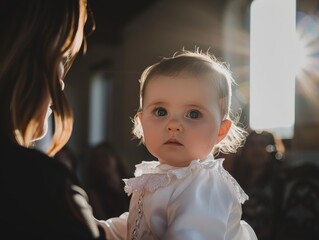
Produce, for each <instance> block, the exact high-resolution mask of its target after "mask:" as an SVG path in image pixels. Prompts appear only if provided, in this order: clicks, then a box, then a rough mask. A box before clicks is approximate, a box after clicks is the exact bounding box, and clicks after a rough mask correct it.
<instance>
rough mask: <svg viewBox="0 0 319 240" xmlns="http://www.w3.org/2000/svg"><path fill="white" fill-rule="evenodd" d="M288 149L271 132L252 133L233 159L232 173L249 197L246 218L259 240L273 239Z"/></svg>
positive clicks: (246, 204) (245, 209)
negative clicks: (278, 188)
mask: <svg viewBox="0 0 319 240" xmlns="http://www.w3.org/2000/svg"><path fill="white" fill-rule="evenodd" d="M284 158H285V146H284V144H283V142H282V140H281V139H279V138H278V137H276V136H275V135H274V134H273V133H272V132H270V131H261V132H257V131H250V133H249V135H248V136H247V138H246V142H245V144H244V146H243V147H242V148H241V149H240V150H239V151H238V153H237V154H236V155H235V157H234V161H233V164H234V165H233V168H232V172H231V174H232V175H233V177H234V178H235V179H236V180H237V181H238V183H239V184H240V185H241V186H242V188H243V189H244V191H245V192H246V193H247V194H248V195H249V200H247V201H246V202H245V203H244V204H243V219H244V220H246V221H247V222H248V223H249V224H250V225H251V226H252V227H253V228H254V230H255V231H256V235H257V237H258V239H259V240H272V239H274V236H273V234H274V229H275V225H276V224H275V223H276V219H277V217H276V214H277V202H278V201H277V196H276V185H277V184H278V183H279V181H280V176H281V173H282V170H283V160H284Z"/></svg>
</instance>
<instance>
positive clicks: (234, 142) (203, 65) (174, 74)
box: [133, 50, 246, 152]
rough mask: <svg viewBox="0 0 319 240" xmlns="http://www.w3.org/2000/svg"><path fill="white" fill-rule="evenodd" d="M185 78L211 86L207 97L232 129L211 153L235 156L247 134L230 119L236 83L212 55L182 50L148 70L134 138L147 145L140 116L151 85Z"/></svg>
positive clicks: (144, 73) (220, 118)
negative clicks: (212, 97)
mask: <svg viewBox="0 0 319 240" xmlns="http://www.w3.org/2000/svg"><path fill="white" fill-rule="evenodd" d="M184 76H191V77H192V78H195V79H205V81H206V82H207V84H208V85H207V86H209V91H208V95H211V96H214V99H216V102H217V105H218V107H217V108H218V113H217V114H218V115H219V116H218V118H217V119H219V120H218V121H219V124H221V123H222V122H229V123H230V129H229V131H228V130H227V132H226V133H227V134H225V136H223V139H220V140H218V141H217V143H218V144H217V145H216V146H214V149H211V150H212V151H215V152H217V151H222V152H234V151H235V150H236V149H237V148H238V147H239V146H240V145H241V144H242V140H243V139H244V137H245V134H246V133H245V131H244V130H242V129H241V128H239V127H238V126H236V125H235V124H233V122H232V120H231V118H230V113H231V112H230V103H231V85H232V83H233V82H234V80H233V78H232V76H231V73H230V72H229V70H228V68H227V67H226V66H225V65H224V64H223V63H221V62H219V61H218V60H217V59H216V58H215V57H213V56H212V55H210V54H208V53H206V54H204V53H202V52H200V51H199V50H196V51H194V52H191V51H186V50H182V51H181V52H177V53H176V54H175V55H174V56H173V57H171V58H163V59H162V60H161V61H160V62H158V63H156V64H154V65H152V66H150V67H148V68H147V69H145V71H144V72H143V74H142V76H141V79H140V106H139V110H138V113H137V115H136V116H135V118H134V127H133V134H134V135H135V136H136V137H137V138H140V139H141V142H143V143H144V141H145V136H144V132H143V128H142V125H143V124H141V121H140V117H139V116H141V113H142V114H143V111H144V107H145V106H144V105H145V96H146V95H147V91H148V90H149V85H150V83H152V84H153V81H155V80H154V79H160V78H161V77H162V78H163V79H164V78H167V77H168V78H172V79H175V78H180V79H183V78H184ZM185 79H186V77H185ZM156 81H158V80H156ZM182 84H188V83H187V82H186V80H185V83H182ZM195 86H196V85H194V88H195ZM202 89H205V88H202ZM205 90H207V89H205ZM194 91H195V89H194ZM163 97H164V98H165V93H163ZM194 100H195V99H194ZM216 131H218V129H217V130H216Z"/></svg>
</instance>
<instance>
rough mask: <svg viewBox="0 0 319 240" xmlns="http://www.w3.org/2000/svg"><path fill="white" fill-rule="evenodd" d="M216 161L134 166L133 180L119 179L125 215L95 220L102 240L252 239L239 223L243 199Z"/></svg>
mask: <svg viewBox="0 0 319 240" xmlns="http://www.w3.org/2000/svg"><path fill="white" fill-rule="evenodd" d="M222 162H223V159H217V160H215V159H214V157H213V156H212V155H210V156H209V157H208V158H207V159H206V160H204V161H199V160H194V161H192V162H191V164H190V165H189V166H188V167H184V168H176V167H172V166H169V165H166V164H160V163H159V162H158V161H152V162H142V163H141V164H138V165H136V171H135V176H136V177H135V178H131V179H126V180H124V181H125V183H126V186H125V191H126V192H127V193H128V194H129V195H130V194H133V195H132V199H131V203H130V209H129V213H127V212H126V213H124V214H122V215H121V216H120V217H118V218H111V219H108V220H107V221H100V222H101V223H102V224H103V225H104V228H105V231H106V235H107V237H108V239H116V240H121V239H128V240H133V239H136V240H153V239H154V240H155V239H163V240H171V239H172V240H188V239H192V240H194V239H195V240H210V239H212V240H226V239H227V240H230V239H231V240H233V239H236V240H237V239H238V240H251V239H257V237H256V235H255V233H254V231H253V229H252V228H251V227H250V226H249V225H248V224H247V223H246V222H244V221H242V220H241V215H242V208H241V204H242V203H243V202H244V201H245V200H247V199H248V196H247V195H246V194H245V193H244V191H243V190H242V188H241V187H240V186H239V184H238V183H237V181H236V180H235V179H234V178H233V177H232V176H231V175H230V174H229V173H228V172H227V171H226V170H225V169H224V168H223V166H222Z"/></svg>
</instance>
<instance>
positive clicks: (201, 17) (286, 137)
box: [42, 0, 319, 239]
mask: <svg viewBox="0 0 319 240" xmlns="http://www.w3.org/2000/svg"><path fill="white" fill-rule="evenodd" d="M252 3H253V5H254V6H252ZM278 3H281V5H280V4H279V5H278ZM290 3H294V4H295V5H292V7H291V5H290ZM91 9H92V11H93V14H94V17H95V21H96V27H97V28H96V31H95V32H94V33H93V34H92V35H91V36H90V37H89V38H88V39H87V41H88V52H87V54H86V55H85V56H81V54H80V55H79V57H78V58H77V60H76V61H75V63H74V66H73V68H72V69H71V71H70V72H69V74H68V76H67V79H66V87H65V91H66V95H67V96H68V98H69V101H70V103H71V105H72V107H73V111H74V116H75V122H74V130H73V134H72V137H71V139H70V141H69V143H68V147H69V148H70V149H71V150H72V152H73V153H74V155H75V157H76V159H77V160H78V162H79V164H80V165H81V163H82V162H83V161H85V160H84V159H86V158H87V156H88V152H89V150H90V148H91V147H93V146H95V145H97V144H98V143H101V142H104V141H107V142H109V143H111V144H112V145H113V146H114V147H115V149H116V150H117V151H118V153H119V154H120V155H121V158H122V160H123V163H124V166H125V168H126V170H127V172H128V175H129V176H133V172H134V165H135V164H137V163H139V162H140V161H142V160H152V159H153V158H152V156H150V155H149V153H148V152H147V151H146V149H145V148H144V146H142V145H138V141H137V140H134V139H132V137H133V135H132V134H131V129H132V126H133V125H132V122H131V118H132V117H133V116H134V114H135V113H136V110H137V109H138V106H139V82H138V80H139V77H140V75H141V73H142V71H143V70H144V68H145V67H147V66H149V65H151V64H153V63H155V62H156V61H158V60H159V59H160V57H161V56H171V55H172V54H173V53H174V52H175V51H178V50H181V49H182V48H186V49H189V50H194V49H195V47H199V48H200V49H202V50H204V51H206V50H209V51H210V52H211V53H213V54H214V55H215V56H216V57H217V58H218V59H220V60H222V61H224V62H227V63H228V64H229V67H230V69H231V71H232V72H233V76H234V78H235V80H236V82H237V85H235V86H233V100H232V108H233V112H234V113H238V114H240V116H241V117H240V122H241V123H242V124H243V125H244V126H246V127H247V128H248V129H250V128H251V126H252V125H253V124H252V122H251V121H256V116H257V117H258V116H259V117H260V118H261V119H262V120H264V122H265V124H266V125H265V127H264V129H265V130H270V131H272V130H274V133H275V137H276V139H279V140H280V141H281V143H282V144H281V145H280V147H278V146H279V145H274V146H276V147H278V149H279V150H280V151H279V155H280V156H279V157H278V156H277V158H276V159H277V160H278V161H280V162H284V166H285V167H286V168H290V167H291V166H301V165H305V164H308V163H309V164H312V165H311V168H312V169H314V168H315V167H316V166H318V163H319V140H318V139H319V41H318V40H319V27H318V26H319V1H318V0H297V1H294V0H276V1H274V0H255V1H252V0H196V1H195V0H135V1H113V2H112V3H111V2H110V1H106V0H92V1H91ZM289 9H292V10H293V12H286V10H287V11H288V10H289ZM289 14H290V15H289ZM291 14H292V15H291ZM259 16H260V17H261V19H258V17H259ZM291 19H292V20H293V25H291V22H289V21H290V20H291ZM292 26H293V27H295V28H296V29H295V30H296V31H295V32H294V34H295V36H292V35H289V34H291V33H292ZM253 34H254V36H253ZM295 37H296V39H295ZM253 41H256V42H253ZM288 47H290V48H288ZM256 49H257V50H256ZM292 53H294V54H292ZM253 54H257V55H253ZM258 54H261V55H260V57H259V58H258ZM267 54H268V55H267ZM267 56H268V57H270V58H266V57H267ZM290 61H292V62H290ZM258 64H259V65H258ZM253 67H254V69H252V68H253ZM255 68H259V69H261V72H256V71H255ZM285 71H286V72H285ZM285 77H288V78H289V77H290V80H289V81H288V82H289V84H290V85H289V86H288V85H287V86H286V85H283V84H281V83H282V82H284V78H285ZM260 79H262V80H263V81H262V82H259V83H258V80H260ZM253 81H257V83H256V82H255V83H254V84H253ZM264 83H267V84H268V85H267V86H266V85H263V84H264ZM284 83H286V82H284ZM258 86H261V87H262V90H261V92H258V90H257V88H258ZM252 87H254V89H255V90H254V91H251V89H252ZM256 94H257V96H255V95H256ZM258 96H266V97H264V98H263V99H264V102H261V104H260V102H258V101H259V100H258V99H257V100H256V101H254V98H253V97H258ZM257 103H259V105H256V104H257ZM252 106H253V107H252ZM256 106H257V109H259V112H258V111H257V112H255V113H252V112H251V111H252V110H253V109H256V108H255V107H256ZM275 109H277V110H276V111H275ZM254 111H255V110H254ZM252 115H253V116H254V118H250V117H251V116H252ZM288 116H290V117H292V118H290V119H288V120H287V121H288V123H287V124H286V125H285V123H283V124H282V125H280V126H274V127H273V128H272V126H271V125H267V123H271V122H272V120H274V119H277V120H278V121H279V122H281V120H286V117H288ZM254 126H257V130H258V131H261V130H263V125H262V124H261V125H260V124H258V123H256V124H255V125H254ZM287 129H288V130H287ZM281 130H284V131H281ZM42 144H45V139H44V143H42ZM267 146H268V148H267ZM269 146H272V145H266V147H264V148H263V150H264V151H267V152H273V150H271V149H272V148H269ZM269 149H270V150H269ZM278 149H276V151H277V150H278ZM281 149H285V151H284V154H283V153H282V151H281ZM283 155H284V156H283ZM223 157H225V158H226V160H225V162H224V165H225V167H226V168H227V170H229V171H230V172H231V174H234V175H235V173H233V168H234V161H235V160H236V158H237V156H236V157H234V156H231V155H229V156H223ZM256 158H258V157H256ZM234 159H235V160H234ZM317 173H318V172H317ZM317 173H316V174H314V175H316V176H319V173H318V174H317ZM288 175H289V176H288ZM295 175H296V174H295ZM304 175H310V174H308V173H307V172H306V173H305V174H303V175H302V176H303V177H304ZM281 177H282V178H284V180H282V181H281V182H284V181H286V180H287V179H290V173H289V174H286V172H285V174H284V175H282V176H281ZM238 178H239V177H238ZM316 178H318V177H316ZM287 181H288V180H287ZM278 186H279V185H278ZM285 186H286V185H284V186H282V188H281V191H284V189H283V188H284V187H285ZM318 189H319V188H318V185H316V191H318ZM245 190H246V189H245ZM247 191H248V190H247ZM302 194H304V193H302ZM298 196H299V195H298ZM310 196H311V197H310ZM284 197H285V196H281V198H282V199H281V204H284V203H283V202H284V200H283V198H284ZM300 198H306V199H308V200H309V199H313V198H318V199H319V193H318V192H315V193H313V192H312V193H311V195H309V196H308V195H307V196H306V197H305V195H302V196H301V197H300V196H299V199H300ZM285 203H286V202H285ZM287 204H288V203H287ZM287 204H286V205H287ZM291 204H293V203H291ZM307 204H308V203H307ZM307 204H306V205H307ZM286 205H285V206H286ZM288 205H289V204H288ZM301 205H302V206H303V207H305V205H304V203H301ZM308 205H309V204H308ZM308 205H307V206H308ZM315 205H318V201H317V203H316V204H315ZM281 207H282V206H281ZM316 207H318V206H316ZM282 208H283V207H282ZM308 210H309V209H308ZM308 210H307V211H308ZM309 211H313V212H315V213H316V215H315V217H314V219H315V220H313V219H312V220H311V222H310V223H309V221H308V222H306V223H305V224H306V226H308V227H309V226H316V227H314V229H315V230H314V231H317V232H319V229H318V228H319V227H318V226H319V220H318V214H317V213H318V212H316V211H318V208H317V210H314V209H312V210H309ZM289 216H290V215H289ZM280 217H282V218H283V217H284V216H283V215H281V216H280ZM290 220H291V219H290ZM290 220H289V221H286V222H287V223H290V225H289V224H288V225H287V226H282V229H284V228H285V227H287V228H288V227H291V226H293V224H292V223H291V221H290ZM309 224H310V225H309ZM265 235H267V234H265ZM295 236H297V235H296V234H295ZM260 239H267V238H262V237H260ZM268 239H269V238H268ZM272 239H275V238H272ZM281 239H283V238H281ZM289 239H298V238H293V236H292V237H291V238H289ZM299 239H301V238H299ZM303 239H305V238H303ZM307 239H310V238H307Z"/></svg>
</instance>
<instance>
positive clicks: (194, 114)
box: [186, 110, 201, 119]
mask: <svg viewBox="0 0 319 240" xmlns="http://www.w3.org/2000/svg"><path fill="white" fill-rule="evenodd" d="M186 117H188V118H192V119H197V118H200V117H201V113H200V112H199V111H197V110H191V111H189V112H188V113H187V114H186Z"/></svg>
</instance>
